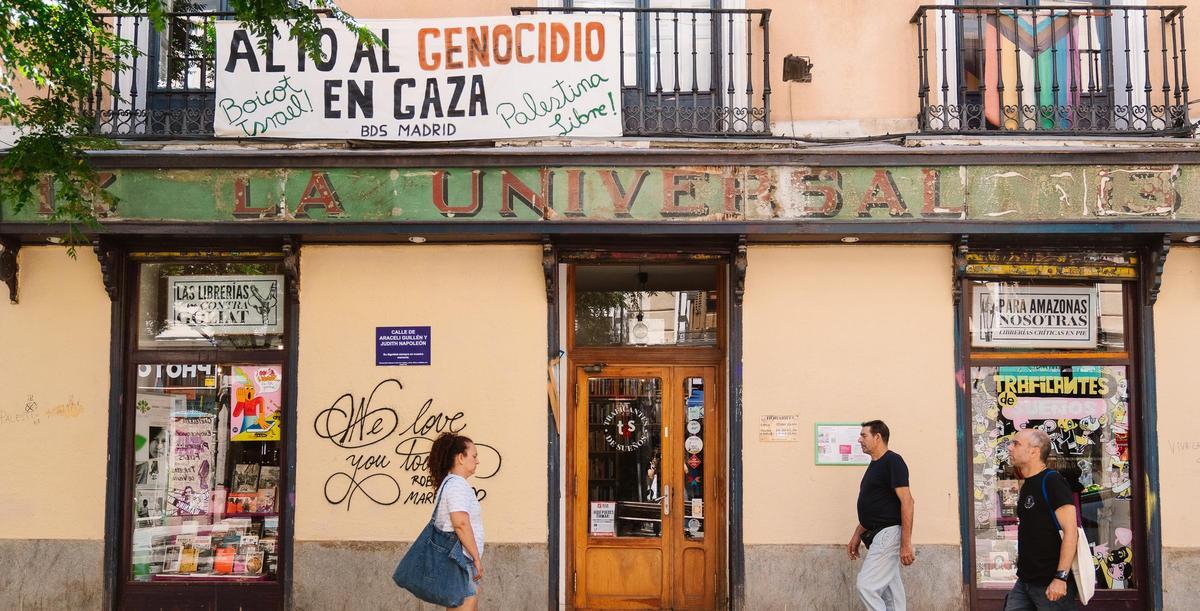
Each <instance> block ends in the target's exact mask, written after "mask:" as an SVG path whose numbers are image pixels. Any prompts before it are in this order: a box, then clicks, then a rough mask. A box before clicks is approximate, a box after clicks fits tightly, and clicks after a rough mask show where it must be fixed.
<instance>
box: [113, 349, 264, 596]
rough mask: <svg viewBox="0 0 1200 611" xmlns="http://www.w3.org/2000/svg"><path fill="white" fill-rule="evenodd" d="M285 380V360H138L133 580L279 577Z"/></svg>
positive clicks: (135, 420) (257, 578)
mask: <svg viewBox="0 0 1200 611" xmlns="http://www.w3.org/2000/svg"><path fill="white" fill-rule="evenodd" d="M281 382H282V368H281V367H280V366H279V365H214V364H197V365H162V364H159V365H146V364H144V365H139V366H138V391H137V399H136V406H135V411H136V413H135V416H134V422H135V434H134V473H135V477H134V480H135V485H134V489H135V491H134V504H133V507H134V515H133V525H134V527H133V541H132V554H131V557H132V576H133V579H134V580H135V581H162V580H179V579H196V578H213V579H245V580H262V579H274V576H275V572H276V570H277V554H278V533H279V513H278V511H279V507H278V498H279V489H280V450H281V445H280V444H281V443H282V441H281V437H280V434H279V428H280V426H281V424H280V421H279V413H280V390H281V389H280V383H281ZM256 400H257V401H256ZM250 402H253V403H254V405H255V407H253V408H252V407H248V406H247V403H250Z"/></svg>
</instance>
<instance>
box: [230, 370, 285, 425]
mask: <svg viewBox="0 0 1200 611" xmlns="http://www.w3.org/2000/svg"><path fill="white" fill-rule="evenodd" d="M231 369H232V375H231V376H230V385H231V389H230V393H229V401H230V406H229V408H230V410H229V439H230V441H278V440H279V439H280V436H279V428H280V427H279V409H280V405H282V403H283V368H282V367H279V366H278V365H233V366H232V367H231Z"/></svg>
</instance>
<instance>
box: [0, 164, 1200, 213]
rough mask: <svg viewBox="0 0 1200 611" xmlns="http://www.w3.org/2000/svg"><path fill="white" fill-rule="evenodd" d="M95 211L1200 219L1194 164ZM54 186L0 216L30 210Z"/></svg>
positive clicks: (356, 175)
mask: <svg viewBox="0 0 1200 611" xmlns="http://www.w3.org/2000/svg"><path fill="white" fill-rule="evenodd" d="M101 177H102V179H103V180H104V184H105V185H106V186H107V188H108V190H109V191H110V192H111V193H112V194H113V195H115V196H116V197H117V198H118V199H119V203H118V205H117V206H116V207H115V208H114V209H100V210H98V214H99V216H100V217H101V219H102V220H106V221H119V220H139V221H289V222H302V221H368V222H370V221H375V222H404V221H425V222H427V221H443V220H446V221H448V220H453V221H458V222H470V221H553V222H578V221H666V222H704V221H798V220H812V221H821V220H843V221H845V220H853V221H880V220H882V221H888V220H900V219H939V220H973V221H990V220H996V221H1032V220H1046V221H1054V220H1106V219H1128V218H1161V219H1200V198H1198V197H1196V196H1197V194H1198V193H1200V169H1198V168H1197V167H1196V166H1163V167H1113V166H1011V167H1010V166H941V167H895V168H870V167H841V168H838V167H801V166H764V167H719V166H697V167H646V168H601V167H518V168H447V169H387V168H351V169H302V170H301V169H297V170H289V169H270V170H170V171H166V170H122V171H112V172H105V173H103V174H102V175H101ZM53 205H54V194H53V189H51V188H49V185H45V186H44V188H43V189H42V202H41V205H40V206H38V207H36V208H33V207H30V208H26V209H25V210H23V211H22V212H21V214H19V215H14V214H13V213H12V208H11V206H4V207H0V208H4V209H3V210H0V221H35V220H38V219H40V218H44V217H45V216H46V215H48V214H49V213H51V212H52V211H53Z"/></svg>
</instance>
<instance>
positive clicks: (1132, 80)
mask: <svg viewBox="0 0 1200 611" xmlns="http://www.w3.org/2000/svg"><path fill="white" fill-rule="evenodd" d="M196 4H198V5H200V6H191V5H196ZM1191 4H1193V3H1192V2H1190V1H1182V2H1180V3H1178V5H1172V6H1159V5H1152V4H1147V3H1145V2H1140V1H1136V0H1128V1H1124V2H1122V1H1118V0H1112V1H1110V2H1103V1H1100V2H1088V3H1085V2H1074V1H1067V0H1064V1H1055V2H1050V1H1046V0H1042V1H1038V0H1027V1H1026V0H1022V1H1019V2H1001V3H986V4H985V3H977V2H967V1H965V0H963V1H959V2H940V3H937V4H936V5H932V6H925V5H921V4H920V3H918V2H909V1H907V0H906V1H899V0H896V1H891V2H886V3H878V2H865V1H852V2H846V1H844V0H843V1H839V2H834V1H832V0H812V1H810V2H767V1H763V2H756V1H753V0H703V1H690V0H689V1H678V2H670V3H666V2H663V3H659V2H654V1H651V0H636V1H634V0H629V1H626V2H616V1H612V2H609V1H587V2H584V1H583V0H574V1H573V2H572V1H571V0H566V1H565V2H558V1H554V2H549V1H547V2H541V3H539V5H538V6H533V7H520V6H517V7H514V6H511V5H508V4H501V3H496V2H477V3H449V4H448V3H435V2H424V1H422V2H411V3H405V7H404V9H403V11H402V13H401V12H400V11H399V9H393V8H389V7H387V6H386V4H371V3H365V2H345V3H343V8H345V9H346V10H347V11H348V12H350V13H351V14H353V15H355V16H356V17H358V18H359V19H361V20H363V23H365V24H367V25H369V26H370V27H372V28H374V30H375V31H376V32H377V33H379V34H380V35H381V36H388V37H389V38H388V39H385V40H387V41H388V42H389V43H393V44H394V45H395V47H394V48H395V49H397V51H396V52H395V53H394V54H391V55H389V54H388V53H387V52H384V51H382V50H381V49H380V48H374V49H372V48H370V47H367V48H366V49H365V50H364V48H363V47H361V46H356V43H355V42H354V41H353V40H352V39H347V38H345V37H344V36H343V35H342V34H339V33H338V31H337V30H336V28H334V27H333V26H331V28H330V31H329V33H328V34H327V35H326V36H325V44H326V45H327V47H326V48H327V49H330V50H331V49H333V48H340V53H341V57H342V62H343V63H344V64H346V66H341V65H340V64H338V63H337V61H336V60H334V59H333V58H332V56H327V57H326V58H325V59H326V62H327V63H322V62H314V61H313V60H311V59H308V60H305V59H301V58H298V57H296V55H295V53H286V52H284V51H283V50H280V51H278V52H272V53H267V52H265V51H264V50H263V49H261V48H258V47H256V46H255V45H254V41H252V40H250V39H248V38H247V39H246V41H245V43H244V44H243V43H241V42H239V40H240V39H239V34H238V33H237V29H236V26H235V24H234V23H232V22H229V21H228V19H227V17H228V15H227V14H224V13H222V10H223V9H224V8H226V7H224V6H222V5H221V3H220V2H217V1H212V2H200V3H189V7H188V8H187V9H186V10H185V9H184V8H183V7H181V6H180V7H176V8H177V9H179V10H178V12H177V13H175V14H172V15H171V16H169V18H168V20H167V29H166V30H164V31H162V32H156V31H154V30H153V29H152V28H151V27H150V26H149V20H148V19H147V17H145V16H138V15H120V16H118V15H111V16H103V19H105V20H106V22H107V23H109V24H110V25H111V27H113V28H114V29H116V30H117V31H119V32H122V33H124V34H125V35H127V36H128V38H129V39H130V40H131V41H133V42H134V44H138V45H141V46H142V47H143V48H144V50H145V55H143V56H140V57H139V59H137V60H136V61H134V62H133V63H132V65H131V66H130V67H129V68H128V70H126V71H124V72H122V73H120V74H116V75H113V77H112V81H111V82H110V85H112V87H113V91H111V92H105V93H103V94H101V93H98V94H97V99H96V101H95V103H94V104H93V105H91V106H90V107H89V108H86V109H83V111H84V112H86V113H88V114H89V116H93V117H94V118H95V121H96V131H97V133H99V134H102V135H107V136H111V137H113V138H115V139H117V140H118V141H119V142H120V144H121V146H120V147H118V148H117V149H114V150H103V151H96V152H95V153H94V155H93V163H94V165H95V167H96V168H97V170H98V171H99V172H100V178H101V181H102V185H103V186H104V187H105V188H106V189H107V190H108V191H109V192H110V193H112V194H113V195H114V196H115V197H116V203H115V204H114V205H98V206H97V209H96V214H97V217H98V218H99V221H100V227H99V228H98V229H97V230H95V231H94V232H91V233H90V234H89V237H90V239H92V244H91V248H90V250H85V249H83V248H79V249H78V252H77V253H76V254H77V256H75V257H71V256H68V255H67V252H66V251H67V248H66V247H65V246H63V245H62V244H60V243H58V242H59V241H58V237H59V236H61V235H62V234H63V228H62V227H60V226H55V225H51V224H48V223H47V222H46V220H45V219H46V218H47V216H48V215H49V214H50V213H52V212H53V210H54V205H55V193H54V188H53V186H52V185H50V184H49V183H47V184H46V185H45V188H44V189H43V194H42V198H41V202H40V205H39V206H37V207H34V208H26V209H24V210H22V211H20V212H17V211H14V209H13V208H12V206H11V203H10V202H7V201H6V202H3V203H0V279H3V280H4V281H5V288H6V289H8V294H9V297H10V298H9V299H8V300H4V301H3V303H0V347H2V348H0V372H3V373H0V458H2V462H3V464H4V465H5V466H6V469H3V470H2V471H0V518H3V519H2V520H0V557H5V558H21V559H23V560H22V561H20V562H12V563H7V564H6V566H5V567H4V568H0V604H2V605H3V606H5V607H12V608H46V609H51V608H53V609H59V608H81V609H83V608H122V609H125V608H128V609H141V608H197V609H200V608H205V609H208V608H212V609H218V608H219V609H224V608H234V607H237V606H241V607H244V608H296V609H352V608H353V609H365V608H394V607H395V606H397V605H400V606H403V607H406V608H407V607H409V606H411V607H413V608H417V607H418V606H419V605H417V604H416V603H415V602H413V601H412V599H411V598H410V597H408V595H407V594H405V593H403V592H400V591H398V590H397V589H396V587H395V586H394V585H393V584H392V582H391V581H390V580H389V578H388V576H389V575H390V572H391V571H392V569H393V568H394V566H395V564H396V562H397V561H398V560H399V558H400V557H401V556H402V555H403V553H404V551H405V550H406V549H407V546H408V544H409V543H410V542H411V541H412V540H413V538H414V537H415V536H416V535H417V534H418V533H419V532H420V530H421V529H422V528H423V527H424V525H425V523H426V521H427V516H428V515H429V512H430V511H431V510H432V508H433V500H434V499H433V491H432V489H431V487H430V485H429V480H428V474H427V470H426V468H427V460H428V453H429V448H430V445H431V443H432V440H433V439H434V438H436V436H437V435H439V434H440V433H442V432H445V431H452V432H457V433H461V434H465V435H468V436H470V437H472V438H473V439H474V440H475V442H476V444H477V447H478V449H479V456H480V461H481V465H480V469H479V471H478V473H477V474H476V476H475V478H473V480H472V484H473V486H475V488H476V491H477V496H478V497H479V498H480V500H481V503H482V507H483V512H484V521H485V524H486V528H487V533H486V540H487V548H486V552H485V556H484V560H485V566H486V577H485V579H484V582H483V589H482V593H481V596H482V598H481V600H482V602H483V604H485V605H487V606H489V607H494V608H506V609H507V608H543V607H551V608H553V607H564V608H568V607H569V608H631V607H636V608H697V609H705V608H725V607H729V608H737V609H786V608H804V609H843V608H854V607H855V606H856V605H858V601H857V596H856V594H855V593H854V591H853V587H852V584H853V583H854V575H855V573H856V572H857V569H858V567H857V566H856V564H855V563H854V562H853V561H851V560H849V559H848V558H847V555H846V549H845V548H846V543H847V541H848V540H849V539H850V535H851V533H852V532H853V529H854V526H855V523H856V517H855V513H854V502H855V498H856V494H857V484H858V482H859V479H860V478H861V475H862V471H863V466H862V465H863V464H865V463H864V458H863V456H862V455H861V453H860V452H859V450H858V448H857V445H856V444H855V442H854V439H855V437H856V436H857V431H858V428H859V427H858V424H859V423H860V422H862V421H865V420H871V419H876V418H880V419H883V420H885V421H886V422H887V423H888V424H889V425H890V427H891V432H892V442H891V447H892V449H894V450H896V451H897V452H898V453H900V454H901V455H903V456H904V457H905V459H906V461H907V462H908V464H909V467H910V470H911V473H912V493H913V496H914V497H915V499H916V501H917V503H916V507H917V509H916V526H915V530H914V541H915V544H916V548H917V554H918V556H917V561H916V563H915V564H914V565H912V566H911V567H907V568H905V569H904V577H905V580H906V586H907V588H908V592H909V603H910V606H911V607H912V608H919V609H929V608H979V609H988V608H999V605H1000V604H1001V600H1002V599H1003V596H1004V593H1005V592H1006V591H1007V588H1008V587H1009V586H1010V585H1011V583H1012V580H1013V579H1014V574H1015V568H1014V566H1015V560H1016V537H1015V515H1016V514H1015V509H1016V498H1015V497H1016V490H1017V486H1019V481H1020V480H1019V479H1018V474H1017V473H1016V472H1015V470H1014V469H1013V467H1012V465H1011V463H1010V461H1009V460H1008V454H1007V452H1008V450H1007V444H1008V439H1009V438H1010V436H1011V435H1012V434H1013V433H1015V432H1016V431H1018V430H1021V429H1023V428H1030V427H1037V428H1041V429H1043V430H1045V431H1046V432H1047V433H1048V434H1049V435H1050V436H1051V438H1052V440H1053V443H1054V448H1053V452H1052V459H1051V466H1052V467H1053V468H1056V469H1058V470H1060V471H1061V472H1063V473H1064V475H1066V476H1067V478H1068V480H1069V481H1070V482H1072V484H1073V486H1074V487H1075V494H1076V500H1077V506H1078V508H1079V513H1080V515H1081V525H1082V526H1083V527H1084V531H1085V533H1086V534H1087V536H1088V539H1089V543H1090V544H1091V545H1092V548H1093V553H1094V566H1093V567H1091V569H1093V570H1094V571H1095V572H1096V575H1097V581H1098V594H1097V596H1096V599H1095V602H1093V603H1092V605H1090V606H1089V607H1096V608H1102V609H1142V608H1154V609H1159V608H1164V609H1184V608H1189V607H1190V606H1192V605H1191V603H1190V601H1191V600H1193V599H1194V598H1195V597H1196V596H1197V594H1200V592H1198V590H1197V585H1196V583H1195V580H1194V579H1193V578H1192V577H1193V576H1194V575H1196V574H1197V571H1200V535H1195V534H1193V533H1195V532H1197V531H1198V530H1200V529H1198V528H1196V527H1197V526H1200V525H1198V524H1197V518H1195V517H1194V516H1193V512H1191V511H1190V507H1191V506H1192V505H1193V504H1194V503H1195V502H1196V499H1197V494H1196V492H1195V491H1192V490H1191V486H1192V485H1195V482H1196V481H1197V477H1198V476H1200V441H1197V438H1196V435H1195V434H1193V433H1191V432H1189V431H1190V429H1189V428H1188V427H1189V426H1190V425H1189V424H1188V422H1191V420H1192V419H1191V418H1190V417H1189V414H1190V408H1189V405H1190V399H1188V397H1189V396H1192V390H1191V389H1190V387H1189V386H1188V385H1187V384H1188V382H1187V380H1189V379H1190V367H1189V366H1190V362H1191V361H1190V357H1189V356H1188V354H1189V352H1188V350H1189V349H1190V347H1191V346H1192V345H1193V342H1195V341H1200V330H1198V328H1197V326H1196V325H1195V324H1194V323H1192V322H1189V319H1190V314H1191V312H1192V311H1193V310H1194V309H1195V307H1196V306H1197V305H1198V304H1200V291H1198V290H1197V289H1198V288H1200V249H1197V248H1195V247H1194V246H1193V244H1196V243H1197V242H1200V150H1198V149H1197V146H1196V143H1195V140H1194V138H1193V131H1194V130H1193V125H1192V123H1191V121H1190V114H1189V98H1188V81H1189V78H1190V77H1191V78H1193V79H1194V77H1196V74H1194V69H1189V66H1188V64H1187V53H1186V42H1185V41H1186V39H1187V37H1188V36H1187V35H1188V34H1191V35H1192V36H1191V37H1192V38H1193V39H1200V38H1197V36H1200V31H1197V30H1196V27H1195V26H1194V24H1192V23H1190V22H1189V20H1187V17H1188V16H1190V15H1191V10H1193V8H1192V7H1191ZM394 19H422V20H424V21H420V22H395V21H387V20H394ZM222 23H223V24H222ZM593 23H594V24H597V25H596V26H595V27H596V28H597V29H594V30H589V29H588V28H589V24H593ZM211 24H222V25H214V26H213V27H214V29H215V31H216V36H217V38H216V44H215V46H214V48H215V49H216V51H215V55H214V52H213V50H212V48H209V47H207V46H205V45H203V44H201V42H197V40H198V39H199V40H201V41H202V39H203V37H199V38H198V36H197V33H198V32H206V31H208V26H209V25H211ZM523 37H526V38H523ZM506 38H507V42H506ZM406 41H407V42H406ZM410 43H411V46H406V45H410ZM277 44H278V45H284V44H285V43H283V42H279V43H277ZM339 45H340V47H339ZM279 48H280V49H282V48H283V47H279ZM388 48H389V49H390V48H392V47H388ZM593 56H594V57H593ZM556 57H559V58H560V59H557V60H556V59H555V58H556ZM280 58H287V59H280ZM521 58H527V59H528V62H525V61H524V60H523V59H521ZM305 62H308V63H305ZM588 62H594V65H595V66H596V67H595V68H594V71H593V70H592V68H590V67H589V69H588V70H587V71H585V72H572V71H571V70H574V69H575V65H576V64H579V65H588V66H590V65H591V64H588ZM351 64H352V65H353V66H355V67H353V68H352V67H350V66H351ZM526 64H527V65H526ZM523 65H526V67H524V68H522V66H523ZM1195 65H1196V64H1195V62H1193V66H1195ZM276 67H278V70H276V69H275V68H276ZM391 68H395V70H392V69H391ZM509 69H512V70H514V71H513V72H511V73H509V72H505V70H509ZM519 70H529V71H531V72H519ZM472 71H474V72H472ZM391 72H395V73H396V74H389V73H391ZM410 74H411V75H414V76H413V77H412V78H409V75H410ZM529 74H533V75H534V76H533V77H529V76H527V75H529ZM464 75H465V76H464ZM475 75H478V78H479V80H478V85H477V84H476V80H475ZM580 75H582V76H580ZM593 77H598V78H593ZM281 79H284V80H281ZM455 79H458V80H455ZM524 79H532V80H524ZM537 79H542V80H541V81H537ZM564 80H565V81H566V82H565V84H564ZM331 83H332V84H331ZM431 83H432V84H431ZM606 88H607V89H606ZM523 89H528V91H523ZM606 90H607V91H609V92H610V93H609V95H607V96H602V97H601V98H600V99H602V100H607V103H608V104H609V106H605V105H604V102H601V103H600V104H598V105H586V106H581V105H579V104H576V101H577V100H588V99H591V98H587V96H589V95H601V94H603V93H604V92H605V91H606ZM230 91H236V92H237V94H236V95H235V94H229V93H228V92H230ZM611 92H615V95H612V93H611ZM294 93H295V94H297V95H295V96H294V95H293V94H294ZM305 94H308V97H304V95H305ZM556 96H557V97H556ZM508 100H511V102H507V101H508ZM506 103H508V106H505V104H506ZM572 104H574V106H572ZM264 109H266V110H264ZM289 113H290V114H289ZM556 113H557V114H556ZM560 115H561V116H560ZM377 117H378V118H379V119H378V120H374V119H375V118H377ZM368 119H371V120H368ZM355 121H357V122H355ZM347 124H349V125H350V128H347V127H346V125H347ZM601 124H604V125H610V126H611V125H614V124H615V125H616V126H617V127H616V128H615V129H616V131H615V132H612V131H611V130H610V131H607V132H605V131H603V130H602V129H601V128H600V127H598V126H600V125H601ZM535 125H541V126H546V125H550V126H551V127H552V131H553V133H549V134H545V133H540V132H536V130H534V129H529V130H528V131H522V129H524V128H526V127H527V126H535ZM346 129H353V130H354V131H353V133H352V134H350V135H347V134H348V133H349V132H346V131H344V130H346ZM503 129H512V130H515V131H513V132H512V133H513V134H514V135H512V136H509V137H499V136H496V134H498V133H499V134H503V133H506V132H503V131H497V130H503ZM338 130H342V131H338ZM475 130H479V131H475ZM589 130H597V131H595V132H592V131H589ZM472 134H481V136H480V137H474V136H472ZM597 134H598V135H597ZM93 255H94V256H93Z"/></svg>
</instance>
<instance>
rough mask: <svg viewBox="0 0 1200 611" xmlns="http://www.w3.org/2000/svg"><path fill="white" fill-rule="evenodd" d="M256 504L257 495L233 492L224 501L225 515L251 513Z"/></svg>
mask: <svg viewBox="0 0 1200 611" xmlns="http://www.w3.org/2000/svg"><path fill="white" fill-rule="evenodd" d="M257 502H258V493H255V492H233V493H231V494H230V495H229V496H228V497H227V498H226V499H225V513H251V512H253V511H256V510H255V504H256V503H257Z"/></svg>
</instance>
